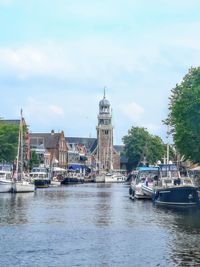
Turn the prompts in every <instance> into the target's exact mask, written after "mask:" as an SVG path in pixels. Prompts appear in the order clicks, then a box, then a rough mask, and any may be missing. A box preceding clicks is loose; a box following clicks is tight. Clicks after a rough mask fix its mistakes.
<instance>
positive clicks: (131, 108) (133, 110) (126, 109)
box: [119, 102, 144, 121]
mask: <svg viewBox="0 0 200 267" xmlns="http://www.w3.org/2000/svg"><path fill="white" fill-rule="evenodd" d="M119 110H121V112H122V113H123V114H124V115H125V116H126V117H128V118H129V119H131V120H133V121H136V120H138V119H139V118H140V117H141V115H142V114H143V113H144V108H143V107H142V106H140V105H138V104H137V103H135V102H131V103H129V104H128V103H127V104H120V106H119Z"/></svg>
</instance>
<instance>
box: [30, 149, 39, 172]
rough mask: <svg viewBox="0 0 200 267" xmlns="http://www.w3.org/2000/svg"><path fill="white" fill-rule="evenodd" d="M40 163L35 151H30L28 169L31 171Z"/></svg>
mask: <svg viewBox="0 0 200 267" xmlns="http://www.w3.org/2000/svg"><path fill="white" fill-rule="evenodd" d="M39 163H40V161H39V159H38V156H37V154H36V152H35V151H31V158H30V161H29V169H30V170H31V169H32V168H33V167H35V166H38V165H39Z"/></svg>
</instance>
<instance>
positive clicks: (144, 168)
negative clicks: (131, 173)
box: [137, 167, 158, 171]
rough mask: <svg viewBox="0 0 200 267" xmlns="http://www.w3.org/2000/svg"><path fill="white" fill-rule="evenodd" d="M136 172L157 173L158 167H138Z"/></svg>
mask: <svg viewBox="0 0 200 267" xmlns="http://www.w3.org/2000/svg"><path fill="white" fill-rule="evenodd" d="M137 171H158V167H138V168H137Z"/></svg>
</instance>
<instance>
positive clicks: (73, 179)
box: [61, 173, 84, 185]
mask: <svg viewBox="0 0 200 267" xmlns="http://www.w3.org/2000/svg"><path fill="white" fill-rule="evenodd" d="M81 183H84V176H82V175H81V174H79V173H78V174H77V173H68V174H67V175H66V177H64V179H63V180H62V181H61V185H68V184H81Z"/></svg>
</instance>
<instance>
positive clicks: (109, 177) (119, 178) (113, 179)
mask: <svg viewBox="0 0 200 267" xmlns="http://www.w3.org/2000/svg"><path fill="white" fill-rule="evenodd" d="M125 181H126V176H124V175H123V174H121V173H106V175H105V183H124V182H125Z"/></svg>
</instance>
